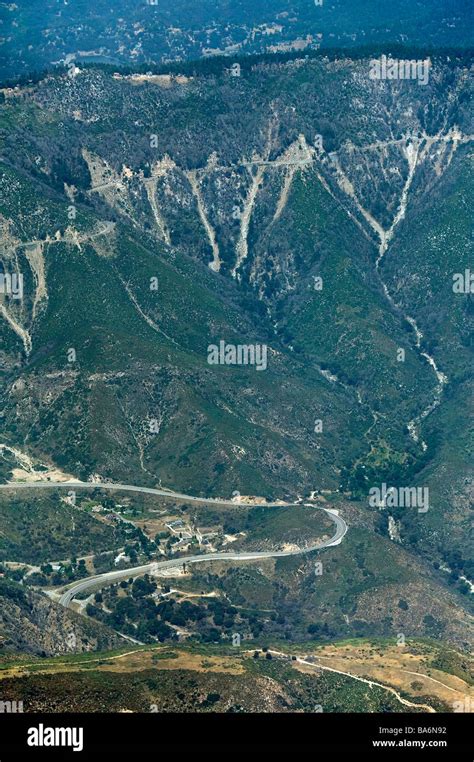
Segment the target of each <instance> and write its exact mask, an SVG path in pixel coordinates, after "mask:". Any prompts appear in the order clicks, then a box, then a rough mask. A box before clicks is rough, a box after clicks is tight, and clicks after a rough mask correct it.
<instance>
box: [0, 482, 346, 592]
mask: <svg viewBox="0 0 474 762" xmlns="http://www.w3.org/2000/svg"><path fill="white" fill-rule="evenodd" d="M58 487H60V488H63V489H69V490H74V489H109V490H117V491H125V492H144V493H147V494H152V495H159V496H161V497H170V498H174V499H179V500H182V501H185V502H195V503H205V504H207V505H226V506H232V507H233V508H235V507H238V506H239V503H237V502H234V501H233V500H221V499H219V498H204V497H194V496H192V495H184V494H182V493H180V492H173V491H172V490H163V489H154V488H152V487H136V486H135V485H131V484H115V483H110V482H108V483H102V482H80V481H68V482H17V483H11V482H10V483H9V484H0V490H1V489H4V490H11V489H14V490H16V489H46V488H50V489H51V488H53V489H54V488H58ZM241 505H246V506H248V505H249V504H248V503H243V504H241ZM251 505H252V506H255V505H256V504H253V503H252V504H251ZM262 505H263V506H264V507H267V508H272V507H273V508H275V507H279V506H280V507H281V506H286V507H291V506H301V503H285V502H280V503H263V504H262ZM310 505H311V507H312V508H315V507H317V508H318V509H319V510H321V511H324V513H326V515H327V516H328V517H329V518H330V519H331V521H333V523H334V524H335V526H336V531H335V533H334V535H333V536H332V537H331V538H329V539H328V540H322V541H321V542H317V543H315V544H314V545H310V546H308V547H307V548H304V549H301V550H300V549H298V550H276V551H260V552H259V551H255V552H250V551H249V552H247V553H232V552H227V553H225V552H220V553H207V554H204V555H199V556H185V557H182V558H173V559H169V560H166V561H152V562H151V563H148V564H144V565H143V566H134V567H133V568H131V569H120V570H119V571H113V572H105V573H104V574H97V575H95V576H94V577H88V578H87V579H83V580H80V581H79V582H77V583H75V584H74V585H72V586H71V587H70V588H69V589H68V590H66V591H65V592H64V593H63V594H62V595H61V597H60V598H59V603H61V605H63V606H69V604H70V603H71V601H72V600H73V598H75V596H76V595H77V594H78V593H82V592H84V591H85V590H88V589H89V588H93V587H97V586H99V587H105V586H106V585H109V584H113V583H114V582H118V581H120V580H123V579H128V578H129V577H139V576H141V575H142V574H146V573H147V572H155V571H159V570H160V569H166V568H168V569H169V568H173V567H175V568H176V567H177V566H182V564H198V563H208V562H209V561H251V560H254V559H258V558H282V557H284V556H298V555H302V554H306V553H312V552H313V551H315V550H322V549H323V548H329V547H332V546H333V545H339V543H340V542H341V540H342V539H343V537H344V535H345V534H346V532H347V524H346V522H345V521H344V519H343V518H341V517H340V516H339V514H338V513H337V511H335V510H332V509H330V508H322V507H321V506H314V505H312V504H310Z"/></svg>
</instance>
